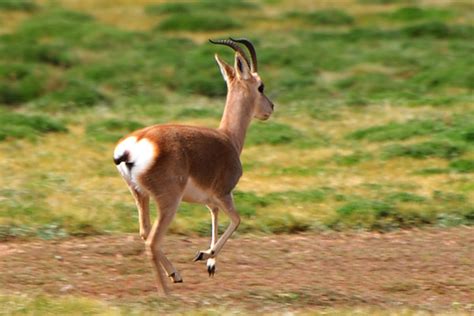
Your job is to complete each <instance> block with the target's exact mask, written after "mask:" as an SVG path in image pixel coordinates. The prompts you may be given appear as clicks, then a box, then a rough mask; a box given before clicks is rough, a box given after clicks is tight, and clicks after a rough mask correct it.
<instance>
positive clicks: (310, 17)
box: [287, 9, 354, 25]
mask: <svg viewBox="0 0 474 316" xmlns="http://www.w3.org/2000/svg"><path fill="white" fill-rule="evenodd" d="M287 17H289V18H296V19H300V20H302V21H304V22H306V23H308V24H312V25H350V24H352V23H354V18H353V17H351V16H350V15H349V14H347V13H346V12H344V11H342V10H338V9H327V10H319V11H314V12H297V11H295V12H290V13H288V14H287Z"/></svg>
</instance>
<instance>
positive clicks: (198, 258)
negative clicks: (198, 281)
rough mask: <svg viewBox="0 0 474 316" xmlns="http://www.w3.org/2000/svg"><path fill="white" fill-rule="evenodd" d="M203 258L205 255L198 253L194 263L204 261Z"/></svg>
mask: <svg viewBox="0 0 474 316" xmlns="http://www.w3.org/2000/svg"><path fill="white" fill-rule="evenodd" d="M203 256H204V253H203V252H201V251H198V252H197V254H196V256H195V257H194V259H193V261H194V262H196V261H200V260H203Z"/></svg>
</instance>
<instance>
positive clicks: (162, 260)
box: [146, 199, 180, 294]
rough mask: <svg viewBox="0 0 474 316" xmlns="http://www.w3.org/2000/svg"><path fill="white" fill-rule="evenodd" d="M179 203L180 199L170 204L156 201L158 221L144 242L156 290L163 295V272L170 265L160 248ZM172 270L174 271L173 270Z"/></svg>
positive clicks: (166, 290) (165, 291) (164, 283)
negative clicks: (153, 272)
mask: <svg viewBox="0 0 474 316" xmlns="http://www.w3.org/2000/svg"><path fill="white" fill-rule="evenodd" d="M179 201H180V199H177V200H175V201H172V202H170V201H165V202H164V201H160V200H158V199H157V204H158V206H159V209H160V214H159V219H157V220H156V221H155V223H154V224H153V227H152V229H151V232H150V234H149V235H148V238H147V240H146V245H147V251H148V253H149V255H150V257H151V259H152V264H153V266H154V270H155V276H156V281H157V286H158V288H161V290H162V291H163V292H164V293H165V294H168V287H167V285H166V277H165V275H164V271H163V270H165V271H166V272H168V269H170V267H172V265H171V263H170V262H169V260H168V258H166V256H165V255H164V253H163V252H162V251H161V249H160V247H161V245H162V243H163V238H164V236H165V233H166V230H167V229H168V227H169V225H170V224H171V221H172V220H173V218H174V216H175V214H176V211H177V209H178V205H179ZM162 268H163V269H162ZM167 268H168V269H167ZM172 270H174V271H176V270H175V269H174V268H173V269H172ZM170 271H171V269H170ZM171 273H172V272H171Z"/></svg>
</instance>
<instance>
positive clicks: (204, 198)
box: [183, 178, 211, 204]
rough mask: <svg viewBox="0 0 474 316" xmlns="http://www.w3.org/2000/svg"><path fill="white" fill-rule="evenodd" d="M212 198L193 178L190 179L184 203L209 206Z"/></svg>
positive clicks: (184, 195) (185, 189)
mask: <svg viewBox="0 0 474 316" xmlns="http://www.w3.org/2000/svg"><path fill="white" fill-rule="evenodd" d="M210 198H211V195H210V193H209V192H208V191H206V190H204V189H202V188H200V187H199V186H198V185H197V184H196V182H194V180H193V179H192V178H189V179H188V182H186V187H185V188H184V194H183V201H185V202H191V203H203V204H208V203H209V201H210Z"/></svg>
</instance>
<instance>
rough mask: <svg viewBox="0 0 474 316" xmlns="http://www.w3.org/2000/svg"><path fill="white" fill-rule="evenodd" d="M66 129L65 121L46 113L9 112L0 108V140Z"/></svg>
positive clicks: (28, 136) (34, 136) (33, 136)
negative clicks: (48, 115) (62, 121)
mask: <svg viewBox="0 0 474 316" xmlns="http://www.w3.org/2000/svg"><path fill="white" fill-rule="evenodd" d="M66 131H67V128H66V126H65V125H64V124H63V123H61V122H60V121H57V120H55V119H52V118H49V117H46V116H44V115H25V114H21V113H9V112H6V111H3V110H1V109H0V141H6V140H10V139H15V138H28V139H35V138H36V137H37V136H39V135H41V134H45V133H53V132H66Z"/></svg>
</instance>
